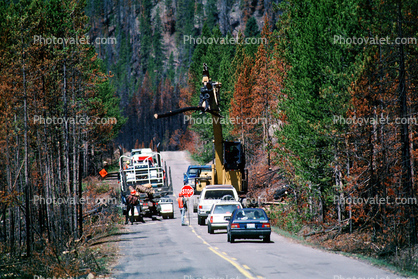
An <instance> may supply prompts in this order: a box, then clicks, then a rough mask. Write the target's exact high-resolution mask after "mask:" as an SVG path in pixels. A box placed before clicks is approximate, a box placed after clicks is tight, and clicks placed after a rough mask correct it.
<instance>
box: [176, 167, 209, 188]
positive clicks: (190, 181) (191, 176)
mask: <svg viewBox="0 0 418 279" xmlns="http://www.w3.org/2000/svg"><path fill="white" fill-rule="evenodd" d="M202 170H207V171H211V170H212V167H211V166H209V165H206V166H197V165H191V166H189V167H188V168H187V171H186V172H185V173H184V174H183V184H184V185H190V186H192V187H193V188H194V187H195V184H196V183H195V178H196V177H199V176H200V173H201V172H202Z"/></svg>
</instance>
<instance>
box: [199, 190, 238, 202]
mask: <svg viewBox="0 0 418 279" xmlns="http://www.w3.org/2000/svg"><path fill="white" fill-rule="evenodd" d="M224 196H231V197H232V198H235V196H234V192H233V191H232V190H213V191H206V193H205V199H207V200H208V199H212V200H220V199H221V198H222V197H224Z"/></svg>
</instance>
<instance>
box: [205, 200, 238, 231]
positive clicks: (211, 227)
mask: <svg viewBox="0 0 418 279" xmlns="http://www.w3.org/2000/svg"><path fill="white" fill-rule="evenodd" d="M241 208H242V205H241V203H240V202H237V201H221V202H219V203H215V204H213V205H212V208H211V210H210V213H209V215H208V233H210V234H212V233H214V231H215V230H220V229H226V228H227V227H228V220H227V219H228V218H230V217H231V214H232V212H234V210H235V209H241Z"/></svg>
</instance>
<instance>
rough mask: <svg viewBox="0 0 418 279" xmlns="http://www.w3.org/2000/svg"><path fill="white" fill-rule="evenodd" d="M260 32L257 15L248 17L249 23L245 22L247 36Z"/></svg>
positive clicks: (253, 35)
mask: <svg viewBox="0 0 418 279" xmlns="http://www.w3.org/2000/svg"><path fill="white" fill-rule="evenodd" d="M259 34H260V29H259V28H258V25H257V20H256V19H255V17H253V16H252V17H250V18H249V19H248V21H247V23H246V24H245V31H244V35H245V38H252V37H257V36H258V35H259Z"/></svg>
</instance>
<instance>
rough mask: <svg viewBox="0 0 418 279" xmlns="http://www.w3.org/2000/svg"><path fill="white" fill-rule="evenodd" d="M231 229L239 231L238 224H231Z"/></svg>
mask: <svg viewBox="0 0 418 279" xmlns="http://www.w3.org/2000/svg"><path fill="white" fill-rule="evenodd" d="M231 229H239V224H236V223H232V224H231Z"/></svg>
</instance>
